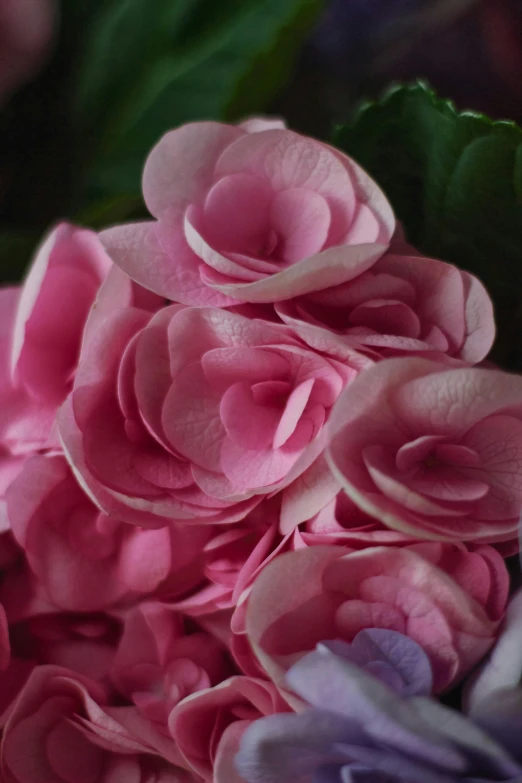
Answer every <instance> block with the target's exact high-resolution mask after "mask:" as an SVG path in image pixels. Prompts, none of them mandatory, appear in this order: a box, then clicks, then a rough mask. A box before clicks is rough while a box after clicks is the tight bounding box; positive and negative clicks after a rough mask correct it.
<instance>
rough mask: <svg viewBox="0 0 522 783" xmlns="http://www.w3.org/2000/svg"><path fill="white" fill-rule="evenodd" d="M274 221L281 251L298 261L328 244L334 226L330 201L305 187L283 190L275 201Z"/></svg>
mask: <svg viewBox="0 0 522 783" xmlns="http://www.w3.org/2000/svg"><path fill="white" fill-rule="evenodd" d="M270 223H271V226H272V228H273V229H274V230H275V232H276V233H277V235H278V237H279V240H280V242H281V245H282V248H281V252H280V253H279V252H278V255H280V256H281V259H282V260H284V261H286V262H287V263H289V264H295V263H297V262H298V261H302V260H303V259H304V258H307V257H308V256H312V255H314V254H315V253H318V252H319V251H320V250H322V248H323V247H324V244H325V242H326V238H327V236H328V230H329V228H330V209H329V207H328V202H327V201H326V200H325V199H324V198H323V196H321V195H320V194H319V193H315V192H314V191H312V190H308V189H305V188H290V189H288V190H282V191H280V192H279V193H278V194H277V195H276V196H275V198H274V200H273V202H272V206H271V210H270Z"/></svg>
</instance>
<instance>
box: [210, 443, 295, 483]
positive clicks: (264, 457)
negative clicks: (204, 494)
mask: <svg viewBox="0 0 522 783" xmlns="http://www.w3.org/2000/svg"><path fill="white" fill-rule="evenodd" d="M298 457H299V452H285V451H284V450H283V449H277V450H273V449H269V448H267V449H259V450H255V451H254V450H249V449H245V448H243V447H242V446H239V445H237V444H235V443H234V442H233V441H232V440H231V439H230V438H226V439H225V440H224V442H223V446H222V449H221V469H222V471H223V473H224V474H225V476H226V477H227V478H228V480H229V481H230V483H231V484H232V485H233V487H234V489H235V491H236V492H247V491H248V490H253V489H257V488H262V487H267V488H268V487H271V486H272V485H273V484H275V483H276V482H277V481H281V479H283V478H284V477H285V476H286V474H287V473H288V472H289V470H290V468H291V467H292V466H293V465H294V464H295V462H296V461H297V459H298Z"/></svg>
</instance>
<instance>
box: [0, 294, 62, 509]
mask: <svg viewBox="0 0 522 783" xmlns="http://www.w3.org/2000/svg"><path fill="white" fill-rule="evenodd" d="M20 291H21V289H20V288H2V289H0V406H1V408H2V416H1V417H0V448H1V450H2V455H3V457H4V459H3V460H2V462H3V465H2V474H3V476H2V483H3V494H4V493H5V489H6V488H7V484H6V481H7V479H8V476H7V475H6V473H5V472H4V471H5V470H8V471H12V470H13V469H15V468H16V461H18V462H19V464H20V465H21V460H22V458H23V456H25V455H26V454H31V453H33V452H34V451H35V450H38V449H40V448H46V447H49V446H51V445H55V443H56V439H55V438H54V439H53V437H52V428H53V424H54V419H55V415H56V409H55V407H54V406H48V405H46V406H43V405H41V404H39V403H38V402H37V401H36V400H32V399H31V398H30V397H29V395H28V394H27V392H26V390H25V389H23V388H22V387H17V386H15V384H14V383H13V379H12V375H11V367H10V355H11V343H12V335H13V328H14V322H15V317H16V310H17V307H18V301H19V298H20ZM18 458H20V459H18ZM13 460H15V461H14V462H13ZM13 475H14V474H13Z"/></svg>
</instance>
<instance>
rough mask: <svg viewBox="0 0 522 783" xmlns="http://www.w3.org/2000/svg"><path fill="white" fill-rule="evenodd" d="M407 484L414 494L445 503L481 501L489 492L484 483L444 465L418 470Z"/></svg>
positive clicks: (487, 486) (487, 485)
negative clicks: (417, 493) (418, 493)
mask: <svg viewBox="0 0 522 783" xmlns="http://www.w3.org/2000/svg"><path fill="white" fill-rule="evenodd" d="M407 484H408V486H409V487H410V488H411V489H412V490H414V491H416V492H420V493H423V494H424V495H427V496H428V497H429V498H433V499H435V500H442V501H445V502H447V503H459V504H460V503H470V502H473V501H475V500H481V498H484V496H485V495H487V493H488V492H489V484H487V483H486V482H484V481H479V480H478V479H475V480H474V479H473V478H470V477H469V476H466V475H463V474H462V473H460V472H459V471H458V470H455V468H454V467H453V466H450V467H448V466H445V465H440V466H438V467H434V468H426V469H424V470H420V471H419V472H418V473H417V474H416V475H415V476H413V477H412V478H410V479H408V481H407ZM457 508H458V506H457Z"/></svg>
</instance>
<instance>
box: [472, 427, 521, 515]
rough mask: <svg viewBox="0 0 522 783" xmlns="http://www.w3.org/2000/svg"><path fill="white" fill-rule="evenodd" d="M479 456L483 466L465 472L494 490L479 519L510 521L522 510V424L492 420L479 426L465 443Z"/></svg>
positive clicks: (484, 501)
mask: <svg viewBox="0 0 522 783" xmlns="http://www.w3.org/2000/svg"><path fill="white" fill-rule="evenodd" d="M462 443H463V445H465V446H468V448H471V449H473V450H474V451H476V452H477V454H478V455H479V458H480V466H479V467H476V468H466V469H462V472H463V473H465V475H467V476H470V477H471V478H473V479H475V480H482V481H486V482H487V484H488V485H489V486H490V487H491V491H490V492H489V494H488V495H487V496H486V497H485V498H484V499H483V500H482V502H481V503H480V506H479V508H478V510H477V516H478V517H479V519H499V520H500V519H510V518H512V517H519V516H520V513H521V510H522V470H521V466H522V421H520V419H516V418H514V417H512V416H502V415H497V416H490V417H489V418H487V419H485V420H484V421H481V422H479V423H477V424H476V425H475V426H474V427H473V428H472V429H471V430H470V431H469V432H467V433H466V435H465V436H464V438H463V440H462Z"/></svg>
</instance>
